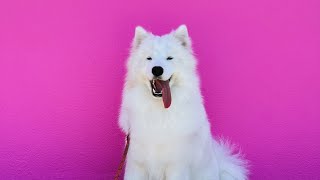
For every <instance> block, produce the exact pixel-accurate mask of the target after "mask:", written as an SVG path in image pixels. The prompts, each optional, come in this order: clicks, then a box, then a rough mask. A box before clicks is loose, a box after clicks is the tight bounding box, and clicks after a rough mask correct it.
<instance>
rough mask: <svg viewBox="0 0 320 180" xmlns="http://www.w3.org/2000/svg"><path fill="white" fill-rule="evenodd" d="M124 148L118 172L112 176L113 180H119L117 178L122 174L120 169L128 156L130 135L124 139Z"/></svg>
mask: <svg viewBox="0 0 320 180" xmlns="http://www.w3.org/2000/svg"><path fill="white" fill-rule="evenodd" d="M126 139H127V140H126V147H125V148H124V151H123V154H122V158H121V161H120V164H119V166H118V170H117V173H116V175H115V176H114V180H119V177H120V175H121V172H122V169H123V167H124V163H125V161H126V158H127V154H128V150H129V145H130V135H129V134H128V135H127V138H126Z"/></svg>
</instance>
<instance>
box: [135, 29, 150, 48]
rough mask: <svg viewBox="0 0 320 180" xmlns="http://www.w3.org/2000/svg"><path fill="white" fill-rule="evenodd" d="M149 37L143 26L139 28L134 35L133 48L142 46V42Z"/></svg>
mask: <svg viewBox="0 0 320 180" xmlns="http://www.w3.org/2000/svg"><path fill="white" fill-rule="evenodd" d="M147 36H148V32H147V31H146V30H145V29H144V28H143V27H141V26H137V27H136V30H135V33H134V38H133V42H132V47H133V48H137V47H139V45H140V44H141V42H142V41H143V40H144V39H145V38H146V37H147Z"/></svg>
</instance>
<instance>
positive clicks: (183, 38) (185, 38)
mask: <svg viewBox="0 0 320 180" xmlns="http://www.w3.org/2000/svg"><path fill="white" fill-rule="evenodd" d="M173 35H174V36H175V37H176V38H177V39H178V40H179V41H180V42H181V45H182V46H184V47H186V48H188V49H191V39H190V38H189V34H188V29H187V26H186V25H184V24H183V25H180V26H179V27H178V28H177V29H176V30H175V31H174V32H173Z"/></svg>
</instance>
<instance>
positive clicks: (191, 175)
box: [119, 25, 247, 180]
mask: <svg viewBox="0 0 320 180" xmlns="http://www.w3.org/2000/svg"><path fill="white" fill-rule="evenodd" d="M149 56H150V57H152V60H147V59H146V58H147V57H149ZM168 56H171V57H173V59H172V60H167V57H168ZM153 66H162V67H163V68H164V74H163V76H162V78H163V79H164V80H167V79H169V78H170V77H172V79H171V81H170V87H171V95H172V104H171V106H170V107H169V108H168V109H165V108H164V106H163V103H162V99H161V98H156V97H154V96H153V95H152V93H151V86H150V80H151V79H152V78H153V75H152V73H151V69H152V67H153ZM119 124H120V127H121V128H122V129H123V131H124V132H125V133H127V134H128V133H130V136H131V144H130V148H129V152H128V156H127V163H126V168H125V178H124V179H125V180H245V179H247V169H246V166H245V161H244V160H242V159H241V158H240V157H239V154H233V153H232V150H231V148H230V146H228V144H226V143H224V142H221V141H220V140H218V141H217V140H214V139H213V137H212V135H211V132H210V124H209V121H208V118H207V114H206V111H205V109H204V105H203V100H202V96H201V92H200V88H199V79H198V75H197V73H196V59H195V57H194V56H193V52H192V46H191V40H190V38H189V35H188V31H187V27H186V26H185V25H181V26H180V27H179V28H178V29H176V30H174V31H172V32H171V33H169V34H166V35H163V36H156V35H153V34H151V33H150V32H147V31H146V30H144V29H143V28H142V27H137V28H136V31H135V37H134V40H133V44H132V50H131V55H130V57H129V59H128V62H127V76H126V82H125V86H124V90H123V100H122V106H121V110H120V119H119Z"/></svg>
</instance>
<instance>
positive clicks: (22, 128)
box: [0, 0, 320, 180]
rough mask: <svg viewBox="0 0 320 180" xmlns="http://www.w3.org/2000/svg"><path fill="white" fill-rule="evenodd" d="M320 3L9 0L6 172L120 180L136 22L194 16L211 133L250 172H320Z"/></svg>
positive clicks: (3, 70)
mask: <svg viewBox="0 0 320 180" xmlns="http://www.w3.org/2000/svg"><path fill="white" fill-rule="evenodd" d="M319 9H320V1H318V0H308V1H306V0H291V1H287V0H265V1H257V0H241V1H239V0H216V1H212V0H207V1H200V0H197V1H193V2H192V3H191V2H187V1H174V2H173V1H170V0H163V1H159V2H150V1H148V2H147V1H128V2H125V1H121V0H118V1H116V0H113V1H106V0H104V1H103V0H97V1H91V0H74V1H70V0H56V1H41V0H39V1H37V0H29V1H23V0H11V1H1V2H0V178H1V179H59V178H60V179H107V180H108V179H112V178H111V177H112V176H113V174H114V171H115V170H116V166H117V164H118V161H119V159H120V156H121V151H122V147H123V139H122V138H123V134H122V133H121V132H120V130H119V129H118V127H117V114H118V108H119V104H120V96H121V88H122V83H123V78H124V72H125V70H124V61H125V59H126V57H127V55H128V49H129V44H130V42H131V38H132V37H133V31H134V27H135V26H136V25H142V26H145V27H146V28H147V29H149V30H151V31H153V32H155V33H157V34H163V33H167V32H168V31H170V30H171V29H172V28H175V27H177V26H178V25H180V24H181V23H185V24H187V25H188V27H189V31H190V35H191V37H192V38H193V41H194V48H195V52H196V53H197V56H198V57H199V70H200V75H201V78H202V82H206V83H203V84H202V89H203V94H204V96H205V102H206V107H207V111H208V114H209V117H210V118H211V120H212V125H213V128H212V129H213V133H214V134H215V135H224V136H226V137H229V138H231V139H232V140H233V141H234V142H237V143H238V144H239V145H240V146H241V147H242V149H243V152H244V153H245V154H247V158H248V159H249V160H250V161H251V165H252V167H251V169H252V176H251V179H253V180H263V179H272V180H275V179H279V180H284V179H290V180H292V179H297V180H304V179H320V172H319V169H320V156H319V154H320V143H319V142H320V70H319V68H320V20H319V19H320V11H319Z"/></svg>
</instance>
